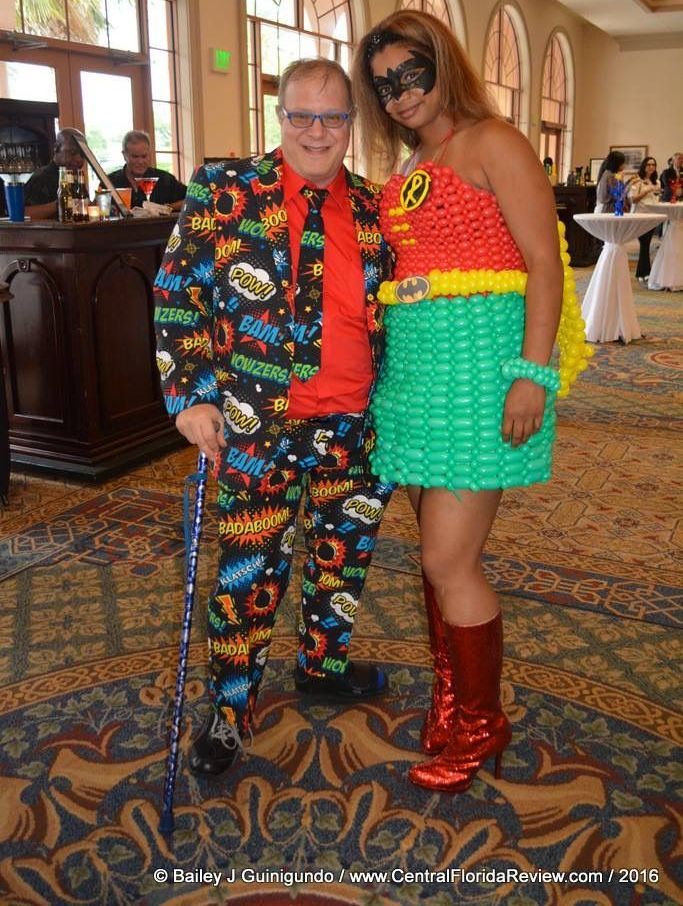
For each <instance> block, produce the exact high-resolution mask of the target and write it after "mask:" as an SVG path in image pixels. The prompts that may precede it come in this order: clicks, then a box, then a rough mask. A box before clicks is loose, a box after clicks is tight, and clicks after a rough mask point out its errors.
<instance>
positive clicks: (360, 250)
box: [155, 59, 393, 775]
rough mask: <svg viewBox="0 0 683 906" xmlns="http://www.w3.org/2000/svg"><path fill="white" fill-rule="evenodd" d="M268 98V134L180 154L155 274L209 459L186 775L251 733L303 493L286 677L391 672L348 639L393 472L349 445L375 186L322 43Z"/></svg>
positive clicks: (347, 687)
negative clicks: (276, 126) (205, 575)
mask: <svg viewBox="0 0 683 906" xmlns="http://www.w3.org/2000/svg"><path fill="white" fill-rule="evenodd" d="M276 109H277V115H278V118H279V121H280V128H281V147H279V148H276V149H275V150H274V151H271V152H269V153H267V154H265V155H262V156H259V157H252V158H246V159H244V160H231V161H230V162H223V163H220V164H206V165H205V166H203V167H199V168H198V169H197V170H196V171H195V173H194V175H193V177H192V180H191V182H190V184H189V186H188V192H187V200H186V202H185V206H184V207H183V209H182V211H181V213H180V216H179V218H178V223H177V225H176V227H175V229H174V231H173V233H172V234H171V238H170V240H169V244H168V248H167V251H166V254H165V256H164V259H163V261H162V263H161V269H160V270H159V274H158V277H157V280H156V282H155V297H156V309H155V321H156V332H157V347H158V352H157V362H158V364H159V369H160V372H161V377H162V388H163V391H164V398H165V400H166V405H167V408H168V410H169V413H172V414H175V415H176V427H177V428H178V430H179V431H180V433H181V434H182V435H183V436H184V437H185V438H187V440H189V441H190V443H193V444H196V445H197V447H199V449H201V450H202V451H203V452H204V453H205V454H206V455H207V457H208V458H209V460H210V461H211V462H214V463H215V466H214V468H215V471H216V474H217V477H218V536H219V539H220V542H219V549H220V550H219V563H218V570H217V577H216V584H215V587H214V590H213V593H212V594H211V596H210V599H209V698H210V708H209V711H208V715H207V720H206V723H205V724H204V727H203V728H202V730H201V731H200V732H199V734H198V735H197V736H196V738H195V739H194V742H193V745H192V750H191V753H190V759H189V764H190V770H191V771H193V772H194V773H195V774H200V775H207V774H220V773H222V772H223V771H226V770H227V769H228V768H230V766H231V765H232V763H233V761H234V759H235V756H236V754H237V751H238V750H239V748H240V747H241V739H243V738H244V735H245V734H247V735H248V734H249V733H250V728H251V725H252V722H253V713H254V708H255V706H256V699H257V695H258V690H259V685H260V682H261V678H262V676H263V671H264V669H265V666H266V661H267V659H268V650H269V647H270V641H271V634H272V631H273V626H274V623H275V617H276V614H277V610H278V607H279V604H280V601H281V600H282V596H283V594H284V592H285V589H286V588H287V585H288V582H289V575H290V569H291V562H292V550H293V541H294V533H295V526H296V523H297V515H298V512H299V503H300V501H301V498H302V497H303V498H304V512H303V534H304V537H305V543H306V550H307V556H306V560H305V564H304V568H303V576H302V577H301V578H302V581H301V590H300V596H299V601H300V618H299V648H298V656H297V665H296V667H295V686H296V688H297V690H298V691H299V692H302V693H304V694H306V695H312V696H318V697H319V698H321V699H322V700H326V699H334V700H337V701H347V702H351V701H362V700H364V699H367V698H371V697H374V696H377V695H381V694H383V693H384V692H386V691H387V689H388V683H387V677H386V674H385V673H384V671H383V670H382V669H380V668H379V667H376V666H375V665H373V664H367V663H362V662H359V661H355V660H350V659H349V656H348V652H349V645H350V642H351V633H352V630H353V623H354V616H355V614H356V611H357V608H358V606H359V598H360V595H361V591H362V589H363V585H364V583H365V578H366V575H367V570H368V567H369V565H370V561H371V559H372V550H373V548H374V546H375V539H376V537H377V532H378V530H379V525H380V520H381V518H382V514H383V512H384V509H385V507H386V505H387V503H388V502H389V498H390V496H391V492H392V490H393V485H387V484H383V483H381V482H380V481H379V480H378V479H377V478H375V477H374V476H372V475H371V474H370V473H369V470H368V468H367V464H366V453H367V451H368V450H369V449H370V447H371V446H372V439H373V435H372V432H371V431H370V430H369V427H368V421H367V419H366V417H365V410H366V408H367V403H368V397H369V394H370V389H371V387H372V385H373V383H374V381H375V379H376V377H377V374H378V370H379V367H380V363H381V361H382V353H383V348H384V330H383V326H382V319H383V308H382V306H381V305H378V303H377V290H378V287H379V283H380V282H381V281H382V280H383V279H384V278H386V277H387V276H389V274H390V268H391V255H390V253H389V250H388V247H387V244H386V242H384V240H383V239H382V236H381V234H380V232H379V227H378V214H379V212H378V207H379V187H378V186H375V185H373V184H372V183H369V182H368V181H367V180H365V179H363V178H362V177H360V176H355V175H354V174H352V173H349V172H348V170H346V168H345V167H344V165H343V160H344V155H345V154H346V150H347V147H348V143H349V139H350V136H351V124H352V122H353V113H354V110H353V104H352V102H351V85H350V82H349V78H348V76H347V75H346V73H345V72H344V70H343V69H342V68H341V66H340V65H339V64H338V63H334V62H332V61H330V60H323V59H317V60H299V61H297V62H295V63H292V64H290V65H289V66H288V67H287V68H286V69H285V71H284V72H283V73H282V75H281V77H280V89H279V96H278V106H277V108H276Z"/></svg>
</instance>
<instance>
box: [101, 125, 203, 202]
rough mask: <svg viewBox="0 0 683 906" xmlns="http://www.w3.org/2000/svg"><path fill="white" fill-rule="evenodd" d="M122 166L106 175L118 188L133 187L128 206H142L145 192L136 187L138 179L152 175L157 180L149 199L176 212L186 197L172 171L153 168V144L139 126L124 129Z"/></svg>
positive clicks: (184, 189) (183, 189)
mask: <svg viewBox="0 0 683 906" xmlns="http://www.w3.org/2000/svg"><path fill="white" fill-rule="evenodd" d="M122 153H123V159H124V160H125V162H126V165H125V167H122V168H121V169H120V170H115V171H114V172H113V173H110V174H109V179H110V180H111V182H112V185H113V186H114V187H115V188H117V189H125V188H127V187H128V186H130V187H131V189H132V201H131V207H142V204H143V202H144V201H145V193H144V192H143V191H142V189H141V188H139V187H138V183H137V180H138V179H143V178H146V177H152V178H154V179H156V180H157V183H156V185H155V186H154V189H153V191H152V194H151V195H150V199H149V200H150V201H153V202H155V203H156V204H165V205H168V206H169V207H170V208H171V210H173V211H179V210H180V208H181V207H182V205H183V201H184V199H185V192H186V190H187V187H186V186H185V185H184V184H183V183H182V182H180V181H179V180H177V179H176V178H175V176H174V175H173V174H172V173H167V172H166V170H159V169H157V168H156V167H152V166H151V163H152V145H151V142H150V139H149V135H148V134H147V133H146V132H141V131H140V130H138V129H133V130H131V131H130V132H126V134H125V135H124V136H123V143H122Z"/></svg>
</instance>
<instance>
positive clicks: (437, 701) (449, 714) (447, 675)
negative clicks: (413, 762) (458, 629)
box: [420, 573, 458, 755]
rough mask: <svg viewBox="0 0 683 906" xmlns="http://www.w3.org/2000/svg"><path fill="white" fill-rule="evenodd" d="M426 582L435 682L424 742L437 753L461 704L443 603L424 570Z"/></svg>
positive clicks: (432, 753) (451, 731) (428, 751)
mask: <svg viewBox="0 0 683 906" xmlns="http://www.w3.org/2000/svg"><path fill="white" fill-rule="evenodd" d="M422 584H423V586H424V598H425V609H426V611H427V625H428V626H429V645H430V647H431V649H432V655H433V656H434V684H433V686H432V703H431V705H430V706H429V711H427V716H426V717H425V721H424V724H423V725H422V733H421V734H420V742H421V743H422V748H423V749H424V751H425V752H426V753H427V755H436V754H438V753H439V752H440V751H441V750H442V749H445V747H446V744H447V743H448V740H449V739H450V738H451V736H452V733H453V724H454V722H455V716H456V713H457V708H458V703H457V700H456V693H455V682H454V679H453V669H452V668H451V657H450V651H449V648H448V639H447V638H446V632H445V629H444V621H443V617H442V616H441V611H440V610H439V605H438V604H437V603H436V597H435V596H434V589H433V588H432V586H431V585H430V584H429V582H428V581H427V578H426V576H425V575H424V573H423V574H422Z"/></svg>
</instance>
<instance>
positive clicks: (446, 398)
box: [371, 162, 591, 491]
mask: <svg viewBox="0 0 683 906" xmlns="http://www.w3.org/2000/svg"><path fill="white" fill-rule="evenodd" d="M380 224H381V229H382V232H383V234H384V236H385V237H386V238H387V240H388V242H389V243H390V245H391V246H392V248H393V250H394V253H395V255H396V268H395V273H394V278H395V279H394V280H393V281H389V282H385V283H383V284H382V286H381V287H380V291H379V294H378V298H379V301H380V302H381V303H383V304H385V305H387V310H386V312H385V327H386V337H387V347H386V354H385V358H384V364H383V368H382V372H381V375H380V378H379V381H378V384H377V387H376V390H375V393H374V397H373V401H372V404H371V412H372V417H373V419H374V425H375V429H376V432H377V444H376V447H375V450H374V451H373V453H372V454H371V463H372V467H373V470H374V471H375V472H376V473H377V474H378V475H379V476H380V478H381V479H382V480H383V481H397V482H399V483H400V484H414V485H420V486H422V487H444V488H449V489H451V490H454V491H457V490H466V489H469V490H472V491H477V490H482V489H492V488H507V487H512V486H515V485H529V484H532V483H534V482H538V481H547V480H548V479H549V478H550V473H551V464H552V448H553V441H554V438H555V397H556V392H557V390H558V388H561V389H560V393H561V395H564V393H565V392H566V390H567V389H568V385H569V383H570V382H571V380H573V379H574V378H575V377H576V374H577V373H578V372H579V371H581V370H583V368H585V367H586V357H587V356H588V355H589V354H590V351H591V350H590V347H587V346H586V344H585V342H584V339H585V338H584V324H583V321H582V320H581V314H580V309H579V307H578V302H577V300H576V294H575V285H574V281H573V276H572V274H571V270H570V269H569V268H568V262H569V257H568V255H567V254H566V248H567V245H566V242H565V241H564V239H563V238H562V237H561V240H560V248H561V250H562V258H563V261H564V263H565V293H564V301H563V312H562V320H561V325H560V332H559V334H558V340H559V345H560V350H561V360H560V373H559V374H558V373H557V372H556V371H555V370H554V369H550V368H543V367H540V366H535V365H531V364H530V363H527V362H525V361H524V360H523V359H520V355H521V350H522V341H523V337H524V319H525V303H524V292H525V288H526V280H527V273H526V266H525V263H524V259H523V258H522V255H521V253H520V251H519V249H518V248H517V246H516V244H515V242H514V240H513V238H512V236H511V235H510V232H509V230H508V228H507V226H506V224H505V221H504V219H503V216H502V213H501V211H500V208H499V207H498V204H497V201H496V198H495V196H494V195H493V194H492V193H491V192H488V191H486V190H484V189H478V188H476V187H474V186H471V185H469V184H468V183H465V182H464V181H463V180H462V179H461V178H460V177H459V176H458V175H457V174H456V173H455V172H454V171H453V170H452V169H451V168H450V167H444V166H439V165H438V164H436V163H433V162H425V163H422V164H420V166H419V168H418V169H416V170H413V172H412V173H411V174H409V175H408V176H404V175H401V174H394V175H393V176H392V177H391V178H390V180H389V181H388V183H387V184H386V186H385V188H384V191H383V196H382V200H381V206H380ZM560 226H561V225H560ZM562 354H564V355H562ZM562 358H563V359H564V361H562ZM527 366H529V367H530V368H531V369H535V373H536V377H535V378H534V379H538V375H539V374H542V380H540V381H539V382H541V383H543V384H544V386H545V387H546V402H545V412H544V417H543V425H542V427H541V429H540V431H538V432H537V433H536V434H534V435H532V437H531V438H529V440H528V441H527V442H526V443H524V444H522V445H520V446H518V447H513V446H511V444H510V443H505V442H504V441H503V439H502V436H501V425H502V418H503V407H504V404H505V397H506V394H507V392H508V389H509V388H510V385H511V384H512V382H513V380H515V378H516V377H520V376H522V374H521V373H520V371H524V369H525V368H526V367H527Z"/></svg>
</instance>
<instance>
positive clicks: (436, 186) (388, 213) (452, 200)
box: [380, 161, 526, 280]
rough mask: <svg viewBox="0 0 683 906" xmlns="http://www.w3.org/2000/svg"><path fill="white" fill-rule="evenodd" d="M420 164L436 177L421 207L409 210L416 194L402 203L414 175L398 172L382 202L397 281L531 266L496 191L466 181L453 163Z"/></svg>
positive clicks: (382, 222) (523, 269) (383, 219)
mask: <svg viewBox="0 0 683 906" xmlns="http://www.w3.org/2000/svg"><path fill="white" fill-rule="evenodd" d="M416 169H417V170H423V171H425V172H426V173H428V174H429V176H430V177H431V183H430V186H429V190H428V191H427V193H426V195H425V197H424V200H423V201H422V202H421V203H420V204H418V206H416V207H414V208H413V209H412V210H406V207H410V206H411V202H410V199H408V204H407V205H406V206H405V207H404V206H402V204H401V197H400V196H401V189H402V188H403V186H404V184H405V183H406V181H407V180H409V179H410V178H411V175H412V174H410V175H408V176H403V175H402V174H400V173H394V175H393V176H392V177H391V178H390V179H389V181H388V182H387V184H386V185H385V187H384V190H383V192H382V198H381V202H380V225H381V229H382V232H383V234H384V236H385V238H386V239H387V241H388V242H389V244H390V245H391V247H392V248H393V250H394V252H395V253H396V269H395V272H394V279H395V280H403V279H404V278H405V277H411V276H415V275H417V274H428V273H429V271H430V270H432V269H437V270H441V271H449V270H453V269H455V268H457V269H458V270H464V271H466V270H494V271H501V270H520V271H526V265H525V263H524V259H523V258H522V254H521V252H520V251H519V249H518V248H517V245H516V244H515V241H514V239H513V238H512V236H511V235H510V231H509V230H508V228H507V225H506V223H505V220H504V219H503V215H502V214H501V211H500V208H499V207H498V203H497V201H496V197H495V195H493V194H492V193H491V192H487V191H486V190H485V189H477V188H476V187H474V186H471V185H469V183H466V182H464V181H463V180H462V179H461V178H460V177H459V176H458V174H457V173H455V172H454V171H453V170H452V169H451V168H450V167H442V166H438V165H437V164H434V163H432V162H431V161H426V162H425V163H422V164H420V165H419V166H418V167H417V168H416ZM414 172H415V171H413V173H414ZM415 195H418V196H419V191H418V192H417V193H414V194H413V199H414V197H415Z"/></svg>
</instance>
